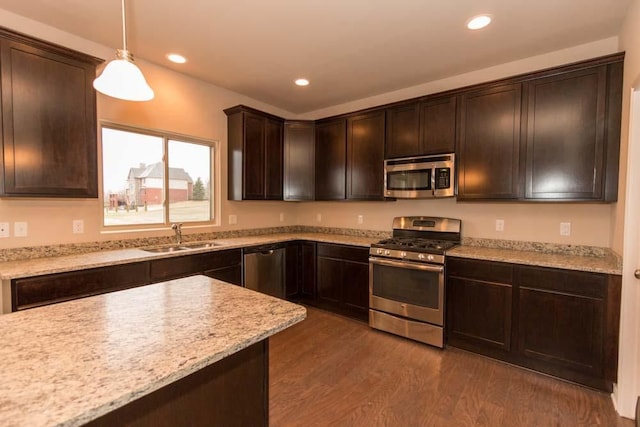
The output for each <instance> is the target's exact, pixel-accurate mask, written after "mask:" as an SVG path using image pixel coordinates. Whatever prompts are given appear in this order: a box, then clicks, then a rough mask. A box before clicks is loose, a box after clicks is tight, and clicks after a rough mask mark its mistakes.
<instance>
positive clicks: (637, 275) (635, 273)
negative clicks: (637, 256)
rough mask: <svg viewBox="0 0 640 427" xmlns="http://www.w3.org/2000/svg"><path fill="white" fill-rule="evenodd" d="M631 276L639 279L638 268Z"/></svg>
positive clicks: (639, 270) (639, 272)
mask: <svg viewBox="0 0 640 427" xmlns="http://www.w3.org/2000/svg"><path fill="white" fill-rule="evenodd" d="M633 275H634V276H636V279H640V268H639V269H637V270H636V271H634V272H633Z"/></svg>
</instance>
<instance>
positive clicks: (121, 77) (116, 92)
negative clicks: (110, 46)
mask: <svg viewBox="0 0 640 427" xmlns="http://www.w3.org/2000/svg"><path fill="white" fill-rule="evenodd" d="M93 87H94V88H95V89H96V90H97V91H98V92H101V93H104V94H105V95H108V96H112V97H114V98H118V99H124V100H126V101H149V100H151V99H153V96H154V93H153V89H151V87H149V85H148V84H147V81H146V80H145V78H144V76H143V75H142V71H140V69H139V68H138V67H137V66H136V64H134V63H133V57H132V56H131V54H130V53H129V52H124V51H122V50H118V52H117V54H116V59H114V60H113V61H111V62H109V63H108V64H107V66H106V67H105V68H104V70H103V71H102V74H100V76H99V77H98V78H97V79H95V80H94V81H93Z"/></svg>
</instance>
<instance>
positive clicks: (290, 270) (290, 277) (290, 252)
mask: <svg viewBox="0 0 640 427" xmlns="http://www.w3.org/2000/svg"><path fill="white" fill-rule="evenodd" d="M300 252H301V244H300V242H289V243H287V244H286V246H285V262H286V267H285V286H284V287H285V296H286V298H287V299H293V298H296V297H298V295H299V294H300V276H301V269H300V265H301V262H300V261H301V259H300Z"/></svg>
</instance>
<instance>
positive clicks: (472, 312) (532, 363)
mask: <svg viewBox="0 0 640 427" xmlns="http://www.w3.org/2000/svg"><path fill="white" fill-rule="evenodd" d="M620 289H621V278H620V276H614V275H607V274H600V273H589V272H581V271H571V270H561V269H553V268H543V267H533V266H524V265H517V264H505V263H497V262H491V261H480V260H468V259H459V258H452V257H450V258H449V259H448V260H447V337H448V338H447V342H448V344H449V345H452V346H455V347H460V348H464V349H466V350H470V351H474V352H477V353H481V354H484V355H487V356H490V357H494V358H498V359H501V360H504V361H506V362H509V363H514V364H516V365H520V366H524V367H527V368H530V369H534V370H536V371H540V372H544V373H547V374H550V375H554V376H557V377H560V378H564V379H567V380H569V381H573V382H576V383H579V384H583V385H586V386H589V387H593V388H597V389H600V390H605V391H609V392H611V391H612V389H613V383H614V382H616V380H617V360H618V332H619V320H620Z"/></svg>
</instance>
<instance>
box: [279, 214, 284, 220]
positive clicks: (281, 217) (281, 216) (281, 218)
mask: <svg viewBox="0 0 640 427" xmlns="http://www.w3.org/2000/svg"><path fill="white" fill-rule="evenodd" d="M280 222H284V212H280Z"/></svg>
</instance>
